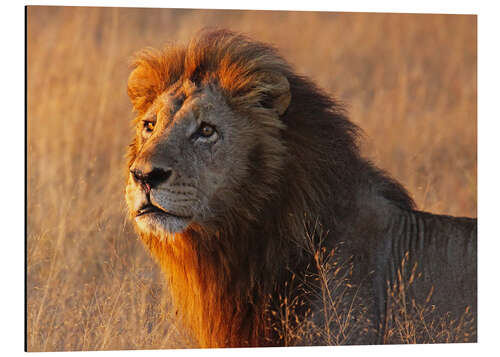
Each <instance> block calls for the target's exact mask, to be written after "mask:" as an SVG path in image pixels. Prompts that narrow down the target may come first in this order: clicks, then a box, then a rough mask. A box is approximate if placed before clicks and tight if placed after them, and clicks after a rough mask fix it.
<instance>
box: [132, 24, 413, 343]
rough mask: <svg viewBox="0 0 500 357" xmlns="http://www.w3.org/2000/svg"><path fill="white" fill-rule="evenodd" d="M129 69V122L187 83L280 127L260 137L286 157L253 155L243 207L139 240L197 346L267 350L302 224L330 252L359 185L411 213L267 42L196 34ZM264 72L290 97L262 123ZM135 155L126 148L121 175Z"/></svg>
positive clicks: (333, 109) (294, 268)
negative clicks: (273, 308) (317, 230)
mask: <svg viewBox="0 0 500 357" xmlns="http://www.w3.org/2000/svg"><path fill="white" fill-rule="evenodd" d="M133 67H134V70H133V72H132V74H131V75H130V78H129V83H128V94H129V96H130V98H131V100H132V103H133V105H134V109H135V110H136V112H137V114H138V117H140V116H141V115H142V114H143V113H145V111H146V110H147V109H148V107H149V106H150V105H151V104H152V103H153V102H154V100H155V99H156V98H157V97H158V96H159V95H160V94H162V93H163V92H164V91H165V90H166V89H167V88H169V87H170V86H172V85H174V84H175V83H177V82H182V81H183V80H185V79H189V80H191V81H192V82H193V83H195V84H196V85H197V86H204V85H215V86H217V87H218V88H219V89H220V90H221V91H222V93H223V94H224V97H225V99H226V100H227V103H228V105H229V106H230V108H232V110H233V111H235V112H238V113H242V114H244V115H247V116H248V117H249V118H254V119H255V120H258V121H260V122H263V123H266V125H268V126H273V127H277V126H279V127H280V128H281V129H280V136H279V137H271V136H270V135H269V142H279V144H280V145H283V146H284V148H285V149H286V150H285V153H284V154H280V157H279V159H280V160H281V164H280V165H281V166H279V167H276V168H275V169H273V170H274V171H270V169H269V167H262V165H260V162H262V161H263V160H262V158H263V157H264V156H265V155H268V156H270V155H275V153H272V152H271V153H270V152H267V151H265V150H264V149H263V148H258V147H257V148H256V149H255V152H253V153H252V158H251V162H252V163H253V165H252V167H251V170H253V171H252V176H253V177H254V178H255V179H254V180H255V181H254V182H249V183H248V185H247V187H243V188H242V192H239V193H238V194H239V195H240V196H241V197H244V198H245V202H244V205H245V207H244V208H242V207H233V208H232V210H231V212H232V213H231V214H230V215H226V216H223V217H219V218H218V220H217V221H216V222H214V223H213V225H211V226H203V227H201V226H191V227H190V228H189V229H188V230H187V231H186V232H184V233H182V234H180V236H179V237H176V239H174V240H171V241H168V242H167V241H166V240H165V239H164V237H161V236H156V235H155V234H153V233H149V234H145V233H141V236H142V239H143V241H144V242H145V244H146V245H147V246H148V247H149V249H150V250H151V252H152V254H153V256H155V258H156V259H157V260H158V262H159V263H160V264H161V266H162V268H163V269H164V272H165V275H166V277H167V280H168V282H169V284H170V288H171V290H172V295H173V299H174V304H175V306H176V308H177V309H178V310H179V312H180V313H181V315H182V316H183V318H184V322H185V324H186V326H187V327H189V328H190V329H191V331H192V332H193V334H194V335H195V336H196V338H197V340H198V341H199V343H200V344H201V345H202V346H207V347H224V346H233V347H235V346H262V345H279V344H280V341H279V340H277V337H276V336H275V335H274V333H273V329H272V324H273V319H274V317H273V316H272V314H271V312H270V310H269V308H268V307H269V306H270V305H272V304H273V303H274V301H273V299H276V297H277V296H279V295H283V294H284V290H283V289H285V287H284V285H285V282H287V281H289V280H290V277H291V276H292V275H294V274H295V275H303V274H304V273H305V271H306V270H307V269H309V268H308V267H310V266H311V262H312V260H311V259H312V257H311V256H310V255H308V254H307V252H306V251H305V249H304V245H305V241H304V240H305V235H306V234H307V230H308V227H310V226H313V225H315V224H316V222H320V224H321V225H322V226H323V227H325V229H326V230H328V234H329V236H328V237H329V238H328V241H327V242H326V243H325V244H326V245H327V246H328V247H330V248H331V247H333V246H334V245H335V243H337V241H336V237H337V236H339V235H340V232H342V231H343V230H345V229H346V225H348V224H349V222H352V217H353V216H355V215H356V211H355V206H354V204H355V202H356V194H357V192H358V191H359V189H360V187H361V186H362V185H363V183H364V182H366V181H370V182H371V183H372V187H373V189H375V190H377V191H379V193H380V195H381V196H383V197H384V198H385V199H386V200H387V201H388V202H390V204H393V205H395V206H397V207H399V208H402V209H407V210H411V209H412V208H413V206H414V204H413V201H412V200H411V198H410V197H409V195H408V194H407V192H406V191H405V190H404V188H403V187H402V186H401V185H399V184H398V183H397V182H395V181H393V180H392V179H390V178H389V177H388V176H387V175H385V174H384V173H383V172H382V171H380V170H378V169H376V168H375V167H373V166H372V165H371V164H370V163H369V162H367V161H366V160H364V159H362V158H361V157H360V155H359V149H358V145H357V137H358V128H357V127H356V126H355V125H354V124H353V123H352V122H350V121H349V120H348V119H347V117H346V114H345V111H344V110H343V109H342V106H341V105H339V104H338V103H337V102H336V101H334V100H333V99H332V98H331V97H330V96H328V95H327V94H326V93H325V92H323V91H322V90H321V89H319V88H318V87H317V86H316V85H315V84H313V83H312V82H311V81H309V80H308V79H306V78H305V77H303V76H300V75H298V74H295V73H294V72H293V70H292V68H291V66H290V65H289V64H288V63H287V62H286V61H285V60H284V59H283V58H282V57H281V56H280V55H279V54H278V53H277V51H276V50H275V49H274V48H272V47H270V46H269V45H266V44H263V43H260V42H256V41H253V40H250V39H249V38H248V37H246V36H244V35H241V34H235V33H232V32H230V31H225V30H220V31H202V32H201V33H199V34H198V35H197V36H196V37H195V38H194V39H192V40H191V41H190V42H189V44H188V45H187V46H179V45H169V46H167V47H166V48H165V49H164V50H163V51H155V50H152V49H148V50H144V51H142V52H140V53H139V54H138V55H137V56H136V58H135V60H134V62H133ZM276 75H280V76H283V77H285V78H286V79H287V81H288V85H289V91H290V95H291V101H290V104H289V106H288V107H287V108H286V111H284V112H283V113H282V114H281V115H280V116H279V118H278V119H277V118H276V116H275V115H273V116H271V115H269V110H270V109H269V108H270V107H271V106H272V101H273V98H274V93H275V91H276V90H278V89H279V88H278V89H277V87H276V86H277V85H276V83H275V82H274V81H273V80H274V78H275V76H276ZM279 85H282V83H281V84H279ZM262 135H263V136H266V135H268V133H266V132H263V133H262ZM271 146H272V145H271ZM137 152H138V149H137V147H136V144H135V142H133V143H132V145H131V146H130V149H129V167H130V165H131V164H132V162H133V161H134V158H135V157H136V155H137ZM270 177H272V178H273V179H272V180H271V179H270ZM266 180H267V181H266ZM262 182H266V184H265V186H263V184H262Z"/></svg>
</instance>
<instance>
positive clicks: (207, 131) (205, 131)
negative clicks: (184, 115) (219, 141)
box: [200, 123, 215, 138]
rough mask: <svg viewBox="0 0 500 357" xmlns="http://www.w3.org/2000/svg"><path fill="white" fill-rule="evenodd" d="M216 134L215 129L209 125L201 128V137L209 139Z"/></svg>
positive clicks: (204, 124)
mask: <svg viewBox="0 0 500 357" xmlns="http://www.w3.org/2000/svg"><path fill="white" fill-rule="evenodd" d="M214 133H215V128H214V127H213V126H212V125H210V124H207V123H203V124H202V125H201V127H200V136H202V137H205V138H209V137H211V136H212V135H214Z"/></svg>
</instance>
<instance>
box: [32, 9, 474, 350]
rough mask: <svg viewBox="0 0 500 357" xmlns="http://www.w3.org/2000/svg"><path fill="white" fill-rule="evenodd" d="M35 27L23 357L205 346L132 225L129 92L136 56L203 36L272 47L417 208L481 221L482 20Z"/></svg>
mask: <svg viewBox="0 0 500 357" xmlns="http://www.w3.org/2000/svg"><path fill="white" fill-rule="evenodd" d="M26 21H27V76H28V77H27V98H28V100H27V118H28V121H27V134H28V138H27V160H28V162H27V164H28V167H27V168H28V171H27V188H28V197H27V219H28V223H27V287H26V289H27V304H28V305H27V346H28V351H74V350H123V349H159V348H188V347H196V345H195V344H194V343H193V341H191V340H190V338H189V336H187V335H186V333H185V331H184V330H183V328H182V325H181V324H180V323H179V322H178V321H177V320H176V316H175V311H174V310H173V309H171V306H170V305H169V295H168V287H167V286H165V283H164V281H163V278H162V276H161V274H160V271H159V268H158V267H157V266H156V265H155V262H154V261H153V260H152V259H151V257H150V256H149V254H148V253H147V251H146V250H145V249H144V248H143V247H142V243H141V242H140V241H139V240H138V238H137V237H136V235H135V233H134V232H133V229H132V226H131V224H130V223H129V222H128V221H127V219H126V207H125V200H124V186H125V179H126V170H125V152H126V147H127V145H128V143H129V141H130V139H131V138H132V135H133V131H132V127H131V120H132V118H133V113H132V106H131V104H130V102H129V99H128V97H127V92H126V86H127V78H128V74H129V72H130V60H131V58H132V56H133V54H134V53H135V52H137V51H138V50H140V49H142V48H144V47H147V46H152V47H156V48H161V47H163V45H165V44H166V43H167V42H171V41H174V42H186V41H187V40H188V39H189V38H190V37H191V36H193V35H194V34H195V33H196V32H198V31H199V30H200V29H202V28H205V27H216V28H228V29H231V30H234V31H241V32H244V33H246V34H248V35H250V36H251V37H253V38H254V39H257V40H260V41H263V42H267V43H271V44H273V45H275V46H276V47H277V48H278V49H279V50H280V53H281V54H282V55H283V56H284V57H285V58H286V59H287V60H288V61H289V62H290V63H291V64H292V65H293V67H294V69H295V70H296V71H297V72H298V73H300V74H303V75H306V76H308V77H310V78H312V79H313V80H314V81H315V82H316V83H318V84H319V85H320V86H321V87H322V88H323V89H325V90H326V91H327V92H328V93H330V94H332V95H333V96H334V97H335V98H337V99H338V100H339V101H341V102H343V103H344V104H345V106H346V109H347V110H348V112H349V117H350V119H351V120H352V121H353V122H355V123H356V124H357V125H359V126H360V127H361V128H362V130H363V137H362V142H361V143H362V144H361V147H362V152H363V154H364V155H365V156H367V157H369V158H371V160H372V161H373V162H375V163H376V165H378V166H379V167H381V168H383V169H385V170H387V171H388V172H389V173H390V174H391V175H392V176H393V177H394V178H395V179H397V180H398V181H400V182H401V183H402V184H403V185H404V186H405V187H406V188H407V189H408V190H409V192H410V193H411V194H412V196H413V198H414V199H415V201H416V203H417V207H418V209H420V210H426V211H430V212H432V213H440V214H449V215H455V216H470V217H476V216H477V214H476V202H477V175H476V164H477V155H476V154H477V115H476V113H477V50H476V49H477V24H476V21H477V17H476V16H471V15H412V14H375V13H371V14H369V13H333V12H330V13H327V12H290V11H225V10H217V11H215V10H175V9H134V8H83V7H39V6H30V7H28V9H27V20H26ZM404 329H406V330H405V332H404V333H403V332H401V331H400V332H399V334H395V338H396V337H398V336H400V340H399V342H400V343H414V342H435V341H433V340H432V338H431V339H428V340H425V339H424V340H419V339H415V338H413V339H412V338H411V337H412V333H413V332H412V330H411V326H405V327H404ZM405 333H406V335H405ZM337 341H338V340H337ZM439 341H441V340H439ZM447 341H449V342H452V341H453V338H450V339H449V340H447Z"/></svg>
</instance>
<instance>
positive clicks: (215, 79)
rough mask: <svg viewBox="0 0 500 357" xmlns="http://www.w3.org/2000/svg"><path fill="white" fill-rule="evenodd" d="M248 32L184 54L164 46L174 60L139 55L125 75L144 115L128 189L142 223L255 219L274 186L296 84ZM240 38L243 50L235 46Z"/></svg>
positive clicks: (145, 226) (162, 228) (173, 226)
mask: <svg viewBox="0 0 500 357" xmlns="http://www.w3.org/2000/svg"><path fill="white" fill-rule="evenodd" d="M241 39H242V38H240V39H238V38H235V37H234V36H230V35H229V34H226V35H222V36H221V34H219V36H218V37H204V38H202V39H200V40H199V41H200V42H202V44H203V45H204V46H205V52H204V53H203V54H202V55H200V54H198V53H193V54H189V55H188V54H185V57H184V58H182V59H181V58H177V57H176V56H180V53H181V52H182V51H181V50H179V49H176V48H168V49H167V50H166V51H165V52H164V56H167V57H168V56H169V55H170V56H172V57H174V58H168V59H164V56H161V55H158V54H156V55H154V54H153V53H151V52H142V53H141V54H139V56H138V58H137V60H136V62H135V65H136V67H135V69H134V71H133V72H132V74H131V75H130V78H129V84H128V92H129V95H130V97H131V99H132V101H133V103H134V105H135V109H136V110H137V112H138V116H137V118H136V120H135V124H136V137H135V139H134V142H133V144H132V146H131V148H130V161H129V169H130V174H129V178H128V185H127V195H126V198H127V202H128V207H129V210H130V213H131V215H132V216H133V218H134V221H135V223H136V224H137V227H138V229H139V230H141V231H152V232H158V233H161V232H163V233H180V232H182V231H184V230H186V228H187V227H188V226H190V225H196V226H201V227H203V228H204V229H209V228H210V227H215V226H216V225H217V224H218V223H220V222H219V220H220V217H230V216H232V215H239V216H241V215H243V216H244V217H246V218H248V219H250V220H252V219H253V220H256V219H258V218H259V216H260V214H259V211H260V210H261V209H262V206H263V205H265V204H266V202H268V201H269V200H271V199H273V197H274V196H275V195H276V188H277V187H278V181H279V180H280V177H282V176H283V174H282V170H283V168H284V165H285V158H286V147H285V145H284V143H283V141H282V140H281V138H282V133H281V131H282V130H283V129H284V128H285V125H284V123H283V122H282V121H281V120H280V116H281V115H282V114H283V113H285V111H286V109H287V108H288V105H289V103H290V98H291V94H290V85H289V83H288V80H287V78H286V76H285V74H284V73H282V71H277V70H276V68H279V66H282V67H284V64H283V63H280V59H279V58H277V57H275V56H274V55H273V52H272V50H271V49H268V48H264V47H263V48H262V49H261V51H259V52H252V53H245V46H244V45H243V44H242V43H238V40H241ZM210 41H217V42H218V46H213V47H212V45H213V44H211V43H210ZM200 45H201V44H200V43H198V44H196V45H194V47H198V48H199V46H200ZM235 45H238V46H240V47H241V48H240V53H238V52H236V51H230V49H231V48H234V47H235ZM172 54H175V56H173V55H172ZM241 56H245V58H246V61H247V63H245V64H243V65H242V64H241ZM266 56H267V57H268V60H266ZM252 57H254V58H252ZM173 59H174V60H173ZM215 61H217V63H215ZM200 65H202V66H203V67H202V68H204V70H203V71H202V70H201V69H200ZM211 67H212V68H211ZM284 68H286V67H284ZM157 72H159V73H158V74H156V76H153V74H155V73H157ZM242 104H244V105H242Z"/></svg>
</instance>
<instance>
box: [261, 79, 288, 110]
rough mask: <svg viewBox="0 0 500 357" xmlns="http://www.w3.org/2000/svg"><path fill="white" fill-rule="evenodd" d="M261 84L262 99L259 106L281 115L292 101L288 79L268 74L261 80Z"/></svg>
mask: <svg viewBox="0 0 500 357" xmlns="http://www.w3.org/2000/svg"><path fill="white" fill-rule="evenodd" d="M262 82H263V83H262V86H263V91H262V92H263V99H262V100H261V105H262V106H263V107H265V108H269V109H274V111H276V113H277V114H278V115H283V113H285V111H286V110H287V108H288V106H289V105H290V101H291V99H292V94H291V93H290V83H289V82H288V79H287V78H286V77H285V76H284V75H283V74H281V73H268V74H266V75H265V76H264V77H263V78H262Z"/></svg>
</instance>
